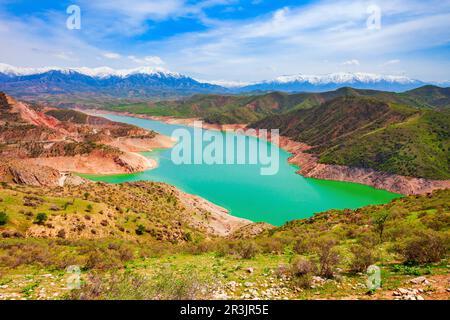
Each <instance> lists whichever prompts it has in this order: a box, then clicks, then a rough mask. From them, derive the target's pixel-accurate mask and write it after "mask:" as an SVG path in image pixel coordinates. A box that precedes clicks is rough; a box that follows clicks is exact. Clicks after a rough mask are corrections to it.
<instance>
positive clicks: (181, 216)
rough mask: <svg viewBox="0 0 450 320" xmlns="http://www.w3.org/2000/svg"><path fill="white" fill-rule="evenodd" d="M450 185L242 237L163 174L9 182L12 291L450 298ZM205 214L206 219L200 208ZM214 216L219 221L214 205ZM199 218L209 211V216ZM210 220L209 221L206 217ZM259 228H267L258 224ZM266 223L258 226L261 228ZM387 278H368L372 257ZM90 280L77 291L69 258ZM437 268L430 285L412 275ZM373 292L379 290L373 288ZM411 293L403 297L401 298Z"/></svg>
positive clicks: (1, 219) (4, 189)
mask: <svg viewBox="0 0 450 320" xmlns="http://www.w3.org/2000/svg"><path fill="white" fill-rule="evenodd" d="M449 196H450V194H449V190H441V191H436V192H434V193H433V194H429V195H423V196H411V197H405V198H401V199H396V200H394V201H392V202H391V203H389V204H385V205H379V206H369V207H365V208H361V209H357V210H330V211H327V212H323V213H319V214H317V215H315V216H314V217H311V218H309V219H305V220H297V221H292V222H290V223H287V224H286V225H284V226H282V227H279V228H271V229H270V230H267V228H260V227H259V226H260V225H258V224H252V225H248V226H245V227H243V228H242V229H240V230H237V232H236V233H234V234H233V235H231V236H230V237H227V238H224V237H211V236H210V235H208V233H207V232H206V229H205V230H202V229H201V228H198V227H197V228H193V227H192V226H190V225H189V223H188V222H189V221H191V222H194V221H195V220H197V219H200V217H202V216H203V215H202V213H201V212H200V215H197V216H196V215H195V214H194V212H193V211H192V208H186V207H185V206H184V205H183V203H182V202H181V201H180V200H181V199H179V198H178V197H177V196H176V195H175V194H174V193H173V189H172V188H170V187H168V186H166V185H162V184H156V183H133V184H123V185H106V184H100V183H97V184H91V185H85V186H81V187H71V188H64V189H62V188H54V189H45V190H43V189H42V188H34V187H25V186H17V185H5V184H3V185H0V237H2V240H1V245H0V286H1V287H0V294H1V298H2V299H61V298H62V299H218V298H219V297H220V298H222V299H223V298H228V299H256V298H259V299H274V300H277V299H339V298H341V299H342V298H344V299H345V298H347V299H393V298H395V297H396V296H394V295H393V292H394V291H398V288H411V287H414V288H421V289H423V290H422V291H420V292H417V291H416V293H415V294H412V295H413V296H414V297H415V296H418V295H420V297H422V298H425V299H444V300H445V299H448V297H449V293H448V291H446V290H447V288H448V282H447V278H448V272H449V267H448V253H449V250H448V249H449V239H450V238H449V230H450V229H449V227H450V213H449V212H450V208H449V204H448V199H449ZM195 216H196V217H195ZM202 219H203V220H205V219H206V220H208V217H207V214H206V213H205V215H204V217H203V218H202ZM197 221H198V220H197ZM195 225H197V226H198V224H195ZM258 229H259V231H256V230H258ZM255 231H256V232H255ZM373 264H375V265H377V266H378V267H380V268H381V271H382V286H381V288H379V289H377V290H372V291H369V290H368V288H367V287H366V286H365V283H366V280H367V275H366V274H365V272H366V270H367V267H368V266H369V265H373ZM73 265H76V266H79V268H80V271H81V274H80V276H81V280H82V285H81V288H80V289H74V290H67V289H68V288H67V283H68V282H67V280H68V278H67V277H69V276H70V275H71V274H70V273H67V272H66V270H67V267H68V266H73ZM418 276H425V277H426V279H427V281H429V284H428V285H426V284H424V285H413V284H411V282H410V280H411V279H414V278H416V277H418ZM368 291H369V294H368ZM399 298H401V297H400V296H399Z"/></svg>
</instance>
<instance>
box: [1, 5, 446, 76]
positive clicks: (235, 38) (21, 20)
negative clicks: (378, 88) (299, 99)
mask: <svg viewBox="0 0 450 320" xmlns="http://www.w3.org/2000/svg"><path fill="white" fill-rule="evenodd" d="M73 4H75V5H78V6H79V7H80V9H81V29H80V30H69V29H67V28H66V20H67V18H68V17H69V15H68V14H67V13H66V9H67V7H68V6H69V5H73ZM374 8H375V9H374ZM374 10H375V11H374ZM377 12H379V14H380V17H381V20H380V24H379V28H372V27H373V23H372V24H369V27H368V25H367V21H368V20H369V21H372V22H373V21H374V20H371V17H373V15H374V14H375V15H376V14H377ZM370 26H372V27H370ZM449 30H450V0H444V1H442V0H440V1H438V0H428V1H419V0H390V1H388V0H375V1H365V0H364V1H359V0H357V1H356V0H355V1H348V0H346V1H343V0H330V1H312V0H309V1H308V0H297V1H294V0H95V1H94V0H71V1H65V0H54V1H49V0H40V1H36V0H34V1H32V0H0V36H1V37H2V39H4V45H3V46H2V50H1V51H0V62H2V63H8V64H11V65H15V66H26V67H43V66H60V67H82V66H86V67H99V66H109V67H112V68H134V67H138V66H152V67H159V68H165V69H168V70H171V71H176V72H180V73H183V74H187V75H190V76H193V77H195V78H197V79H202V80H209V81H211V80H223V81H227V82H230V81H242V82H248V81H259V80H263V79H272V78H274V77H277V76H279V75H287V74H297V73H303V74H326V73H332V72H341V71H350V72H372V73H383V74H395V75H407V76H410V77H412V78H417V79H421V80H427V81H445V80H450V58H449V57H450V31H449ZM5 43H6V44H5Z"/></svg>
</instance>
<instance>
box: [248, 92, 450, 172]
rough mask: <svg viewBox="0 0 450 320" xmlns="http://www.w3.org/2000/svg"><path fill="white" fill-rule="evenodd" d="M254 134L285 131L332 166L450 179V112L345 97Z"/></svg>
mask: <svg viewBox="0 0 450 320" xmlns="http://www.w3.org/2000/svg"><path fill="white" fill-rule="evenodd" d="M251 126H252V127H254V128H266V129H280V134H282V135H286V136H288V137H291V138H293V139H295V140H297V141H301V142H305V143H307V144H309V145H311V146H313V149H312V150H311V151H310V152H312V153H314V154H316V155H317V156H318V157H319V160H320V162H322V163H327V164H338V165H347V166H353V167H362V168H372V169H375V170H378V171H383V172H388V173H395V174H400V175H405V176H415V177H423V178H429V179H449V178H450V169H449V166H450V153H449V150H450V149H449V148H450V140H449V138H450V112H449V111H448V110H443V111H442V112H439V111H433V110H428V109H415V108H411V107H406V106H402V105H398V104H394V103H390V104H387V103H384V102H381V101H379V100H375V99H372V98H363V97H351V96H348V97H342V98H337V99H334V100H331V101H329V102H327V103H324V104H322V105H320V106H318V107H314V108H311V109H306V110H297V111H293V112H290V113H287V114H283V115H278V116H272V117H267V118H265V119H263V120H261V121H258V122H255V123H253V124H252V125H251Z"/></svg>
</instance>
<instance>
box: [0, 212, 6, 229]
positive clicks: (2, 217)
mask: <svg viewBox="0 0 450 320" xmlns="http://www.w3.org/2000/svg"><path fill="white" fill-rule="evenodd" d="M7 223H8V214H7V213H6V212H3V211H2V212H0V226H4V225H5V224H7Z"/></svg>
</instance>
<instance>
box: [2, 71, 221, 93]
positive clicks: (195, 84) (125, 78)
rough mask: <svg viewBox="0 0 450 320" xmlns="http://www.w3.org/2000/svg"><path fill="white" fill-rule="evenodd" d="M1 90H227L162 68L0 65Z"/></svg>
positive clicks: (121, 91) (157, 91)
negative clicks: (117, 68)
mask: <svg viewBox="0 0 450 320" xmlns="http://www.w3.org/2000/svg"><path fill="white" fill-rule="evenodd" d="M0 91H5V92H7V93H9V94H11V95H16V96H19V97H20V96H39V95H44V94H92V95H94V94H99V95H107V96H112V97H119V98H155V97H158V98H168V97H176V96H185V95H190V94H195V93H218V92H226V91H227V89H225V88H223V87H220V86H217V85H213V84H208V83H201V82H199V81H196V80H194V79H192V78H190V77H187V76H183V75H181V74H179V73H175V72H170V71H167V70H164V69H162V68H150V67H142V68H135V69H121V70H116V69H112V68H109V67H100V68H86V67H82V68H58V67H45V68H20V67H13V66H10V65H7V64H0Z"/></svg>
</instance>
